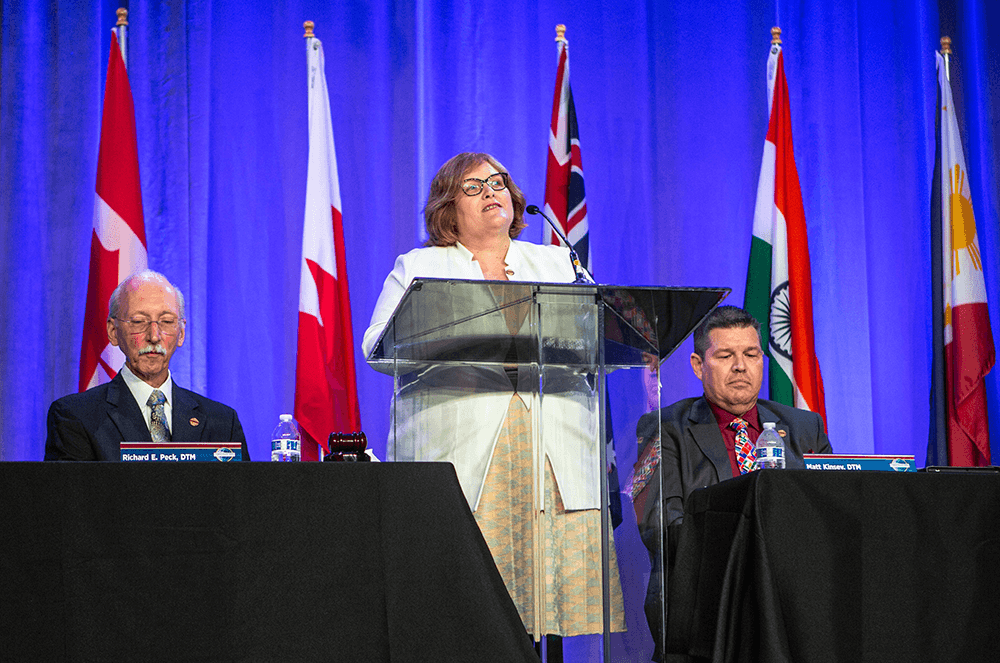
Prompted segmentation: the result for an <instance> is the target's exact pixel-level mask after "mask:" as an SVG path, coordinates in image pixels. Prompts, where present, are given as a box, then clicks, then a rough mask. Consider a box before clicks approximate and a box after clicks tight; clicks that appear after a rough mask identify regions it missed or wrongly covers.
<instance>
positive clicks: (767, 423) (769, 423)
mask: <svg viewBox="0 0 1000 663" xmlns="http://www.w3.org/2000/svg"><path fill="white" fill-rule="evenodd" d="M775 425H776V424H775V423H774V422H773V421H765V422H764V430H767V429H768V428H774V427H775Z"/></svg>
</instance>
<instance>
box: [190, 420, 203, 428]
mask: <svg viewBox="0 0 1000 663" xmlns="http://www.w3.org/2000/svg"><path fill="white" fill-rule="evenodd" d="M188 423H189V424H191V425H192V426H193V427H194V428H197V427H198V424H200V423H201V422H200V421H198V420H197V419H196V418H194V417H191V419H189V420H188Z"/></svg>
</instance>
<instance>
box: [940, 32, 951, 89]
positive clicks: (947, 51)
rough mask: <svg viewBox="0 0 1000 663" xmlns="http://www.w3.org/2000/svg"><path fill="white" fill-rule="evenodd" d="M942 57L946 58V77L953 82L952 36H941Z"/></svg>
mask: <svg viewBox="0 0 1000 663" xmlns="http://www.w3.org/2000/svg"><path fill="white" fill-rule="evenodd" d="M941 57H943V58H944V77H945V78H947V79H948V82H949V83H950V82H951V37H948V36H944V37H941Z"/></svg>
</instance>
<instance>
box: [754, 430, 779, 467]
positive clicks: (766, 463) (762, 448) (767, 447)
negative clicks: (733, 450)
mask: <svg viewBox="0 0 1000 663" xmlns="http://www.w3.org/2000/svg"><path fill="white" fill-rule="evenodd" d="M757 469H759V470H783V469H785V441H784V440H783V439H782V437H781V436H780V435H778V431H777V430H775V428H774V422H771V421H768V422H765V423H764V430H763V431H762V432H761V434H760V437H758V438H757Z"/></svg>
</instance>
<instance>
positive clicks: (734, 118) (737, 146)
mask: <svg viewBox="0 0 1000 663" xmlns="http://www.w3.org/2000/svg"><path fill="white" fill-rule="evenodd" d="M130 5H131V6H130V7H129V9H130V16H129V19H130V54H129V76H130V80H131V85H132V92H133V95H134V98H135V106H136V122H137V128H138V143H139V158H140V172H141V180H142V197H143V204H144V209H145V219H146V235H147V238H148V243H149V265H150V267H152V268H154V269H157V270H159V271H162V272H164V273H165V274H167V275H168V276H169V277H170V278H171V279H172V280H174V282H175V283H177V284H178V285H179V286H180V287H181V288H182V289H183V290H184V292H185V294H186V296H187V298H188V302H189V313H188V317H189V319H190V320H189V327H188V334H187V342H186V343H185V346H184V347H183V348H182V349H181V350H180V351H179V352H178V353H177V355H176V356H175V359H174V365H173V369H174V373H175V377H176V380H177V382H178V383H179V384H181V385H184V386H188V387H190V388H192V389H194V390H196V391H199V392H202V393H204V394H206V395H208V396H209V397H211V398H214V399H217V400H220V401H223V402H225V403H228V404H230V405H232V406H234V407H235V408H236V409H237V411H238V412H239V414H240V418H241V419H242V421H243V426H244V428H245V430H246V433H247V437H248V441H249V446H250V450H251V455H252V456H253V457H254V458H256V459H258V460H262V459H264V458H266V457H267V453H268V452H267V450H268V444H269V443H268V439H269V437H268V436H269V434H270V432H271V430H272V428H273V427H274V426H275V424H276V423H277V420H278V415H279V414H281V413H283V412H290V411H291V409H292V402H293V392H294V370H295V340H296V322H297V317H296V312H297V306H298V304H297V302H298V288H299V260H300V256H301V237H302V215H303V206H304V196H305V175H306V150H307V136H306V60H305V43H304V40H303V38H302V34H303V29H302V22H303V21H304V20H306V19H311V20H314V21H315V22H316V33H317V35H318V36H319V37H320V38H321V39H322V40H323V42H324V46H325V49H326V56H327V72H326V73H327V78H328V81H329V85H330V90H331V99H330V101H331V105H332V109H333V122H334V131H335V136H336V142H337V152H338V163H339V167H340V179H341V189H342V192H343V207H344V209H343V213H344V227H345V234H346V243H347V259H348V271H349V278H350V288H351V300H352V305H353V310H354V331H355V340H356V341H358V342H360V340H361V337H362V334H363V332H364V329H365V328H366V327H367V324H368V319H369V316H370V314H371V311H372V308H373V306H374V303H375V299H376V297H377V296H378V293H379V290H380V288H381V285H382V280H383V279H384V277H385V275H386V274H387V273H388V272H389V270H390V269H391V267H392V264H393V260H394V258H395V257H396V255H397V254H399V253H402V252H405V251H407V250H409V249H411V248H413V247H415V246H417V245H419V244H420V243H421V242H422V240H423V235H422V220H421V213H420V210H421V207H422V204H423V202H424V199H425V196H426V192H427V188H428V184H429V181H430V178H431V177H432V175H433V173H434V172H435V171H436V169H437V167H438V166H439V165H440V164H441V163H442V162H444V161H445V160H446V159H447V158H448V157H450V156H452V155H453V154H455V153H456V152H459V151H463V150H484V151H488V152H491V153H493V154H495V155H497V156H498V157H499V158H500V160H501V161H502V162H503V163H504V164H505V165H506V166H507V167H508V168H509V170H510V172H511V173H512V174H513V176H514V177H515V178H516V179H517V181H518V182H519V183H520V185H521V186H522V188H523V189H524V191H525V192H526V194H527V196H528V200H529V202H535V203H537V204H541V202H542V199H543V192H544V175H545V162H546V149H547V131H548V123H549V117H550V111H551V103H552V94H553V87H554V82H555V65H556V62H555V44H554V41H553V38H554V26H555V25H556V24H557V23H566V24H567V25H568V32H567V36H568V38H569V41H570V45H571V65H572V75H571V81H572V85H573V92H574V96H575V100H576V109H577V112H578V116H579V122H580V134H581V137H582V145H583V163H584V168H585V174H586V186H587V194H588V204H589V211H590V223H591V238H592V239H591V241H592V243H593V246H594V247H595V258H594V267H595V271H596V273H597V275H598V278H599V280H600V281H602V282H605V283H621V284H635V285H686V286H701V285H709V286H728V287H731V288H732V289H733V294H732V295H731V297H730V300H729V301H730V302H731V303H735V304H741V303H742V301H743V290H744V283H745V278H746V266H747V257H748V255H749V248H750V231H751V220H752V215H753V205H754V198H755V194H756V183H757V177H758V171H759V168H760V158H761V152H762V147H763V141H764V133H765V125H766V121H767V117H766V115H767V100H766V84H765V77H764V75H765V71H764V70H765V62H766V59H767V51H768V45H769V40H770V33H769V29H770V27H771V26H772V25H775V24H778V25H780V26H781V28H782V29H783V31H784V33H783V39H784V49H785V51H784V53H785V70H786V74H787V77H788V82H789V92H790V97H791V110H792V125H793V130H794V137H795V154H796V161H797V163H798V169H799V176H800V179H801V182H802V192H803V203H804V205H805V212H806V219H807V223H808V227H809V243H810V251H811V256H812V268H813V296H814V306H815V329H816V350H817V353H818V355H819V360H820V363H821V365H822V369H823V376H824V380H825V385H826V399H827V411H828V414H829V432H830V438H831V440H832V442H833V444H834V447H835V449H837V450H838V451H843V452H857V453H865V452H867V453H872V452H874V453H912V454H914V455H915V456H917V458H918V461H919V462H921V463H922V462H923V459H924V454H925V449H926V443H927V433H928V427H929V407H928V402H929V393H930V365H931V311H930V302H931V293H930V288H931V284H932V283H933V282H935V278H936V277H935V276H934V275H932V274H931V273H930V233H929V218H930V215H929V205H930V181H931V173H930V170H931V167H932V164H933V155H934V135H933V132H934V100H935V72H934V50H935V48H936V46H937V44H938V39H939V37H940V35H941V34H942V33H947V34H950V35H951V36H952V37H953V39H954V44H955V53H956V55H955V59H954V64H953V71H954V72H955V79H956V87H957V89H958V90H959V91H960V99H961V100H962V101H961V104H962V106H961V108H960V111H961V113H962V117H963V122H964V124H963V131H964V134H963V138H964V140H965V142H966V145H967V151H966V154H967V155H968V161H969V168H970V171H971V176H972V191H973V204H974V207H975V210H976V215H977V219H978V223H979V231H980V245H981V248H982V253H983V258H984V265H985V271H986V279H987V290H988V296H989V303H990V315H991V320H992V325H993V330H994V332H995V336H996V332H997V331H998V330H1000V287H998V274H1000V237H998V234H1000V233H998V217H997V209H998V195H1000V191H998V181H997V173H998V172H1000V169H998V166H1000V163H998V156H1000V155H998V151H997V148H996V142H997V137H998V135H1000V98H998V95H1000V87H998V86H1000V84H998V83H997V81H1000V72H998V67H1000V64H998V60H997V51H998V48H1000V46H998V45H1000V7H998V5H997V3H986V2H981V1H980V2H972V1H961V0H959V1H958V2H947V3H946V4H942V5H940V6H939V4H937V3H935V2H932V1H929V0H897V1H895V2H880V1H874V2H846V1H844V2H830V1H829V0H802V1H800V2H781V3H780V6H778V4H776V3H775V2H773V1H763V2H761V1H757V2H735V3H718V2H699V1H693V2H684V3H663V2H655V1H651V0H624V1H620V2H607V3H599V2H584V3H580V2H568V1H565V0H563V1H559V0H527V1H523V0H511V1H509V2H504V3H464V2H461V3H460V2H446V1H438V2H431V1H428V0H417V1H416V2H398V3H393V2H374V3H368V2H317V1H313V2H309V1H304V0H303V1H299V2H296V1H289V2H273V1H272V0H268V1H267V2H260V1H259V0H238V1H237V0H200V1H190V2H181V1H179V0H173V1H165V2H159V1H157V2H132V3H130ZM117 6H118V3H115V2H107V1H104V2H82V1H77V2H74V1H70V0H48V1H45V2H43V1H40V0H3V48H2V60H0V69H2V71H0V75H2V79H0V82H2V86H0V94H2V97H0V101H2V114H0V123H2V127H0V129H2V130H0V135H2V152H0V224H2V226H0V228H2V232H0V278H2V282H3V286H4V291H5V292H4V295H3V297H2V298H0V321H2V324H0V459H3V460H37V459H40V458H41V457H42V452H43V445H44V438H45V414H46V410H47V407H48V405H49V403H50V402H51V401H52V400H53V399H54V398H57V397H59V396H62V395H64V394H67V393H70V392H72V391H74V390H75V388H76V384H77V377H78V376H77V374H78V370H79V354H80V336H81V331H82V326H83V313H84V301H85V298H86V289H87V275H88V261H89V247H90V236H91V226H92V215H93V206H94V181H95V169H96V160H97V147H98V135H99V125H100V112H101V105H102V97H103V84H104V75H105V72H106V68H107V56H108V49H109V41H110V28H111V27H112V25H113V24H114V10H115V8H116V7H117ZM991 83H992V84H991ZM525 237H526V238H527V239H529V240H532V241H539V240H540V238H541V227H540V225H539V223H538V222H537V220H534V219H532V225H531V226H530V227H529V228H528V230H527V231H526V233H525ZM690 351H691V344H690V341H688V342H687V343H686V344H685V345H683V346H682V347H681V349H680V350H679V351H678V353H677V354H676V355H675V356H674V357H672V358H670V359H669V360H668V361H667V363H666V364H665V373H664V377H663V401H664V402H665V403H667V402H671V401H673V400H676V399H678V398H681V397H684V396H688V395H693V394H697V393H700V385H699V383H698V382H697V381H696V380H695V378H694V376H693V375H692V374H691V371H690V368H689V366H688V361H687V355H688V354H689V353H690ZM357 361H358V382H359V389H360V395H361V403H362V422H363V425H364V428H365V430H366V431H367V432H368V433H369V436H370V438H371V439H372V440H373V443H374V445H375V446H376V448H377V449H379V450H381V449H382V448H384V439H385V436H386V434H387V406H388V402H389V397H390V393H391V380H390V379H389V378H387V377H386V376H384V375H381V374H378V373H376V372H374V371H373V370H371V369H369V368H368V367H367V366H366V365H365V364H364V361H363V358H362V357H361V356H360V351H358V356H357ZM998 374H1000V370H994V371H993V373H992V374H991V375H990V377H989V380H988V389H989V404H990V412H991V417H992V423H993V432H992V436H993V437H992V441H993V449H994V451H993V453H994V458H1000V456H998V455H997V454H998V453H1000V406H998V398H997V385H998ZM634 423H635V422H634V421H619V420H616V421H615V424H616V428H617V429H618V430H617V434H616V437H617V439H619V440H629V439H632V432H631V431H634V428H633V427H634Z"/></svg>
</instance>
